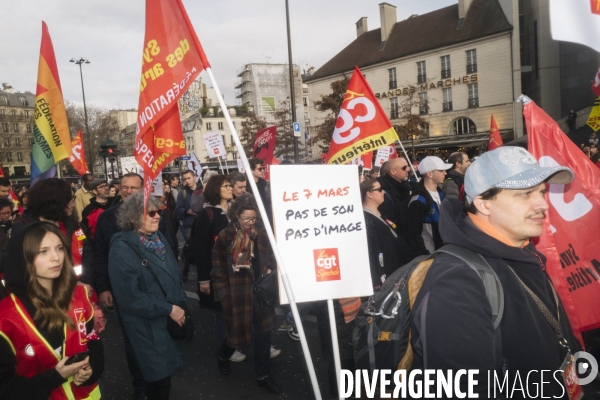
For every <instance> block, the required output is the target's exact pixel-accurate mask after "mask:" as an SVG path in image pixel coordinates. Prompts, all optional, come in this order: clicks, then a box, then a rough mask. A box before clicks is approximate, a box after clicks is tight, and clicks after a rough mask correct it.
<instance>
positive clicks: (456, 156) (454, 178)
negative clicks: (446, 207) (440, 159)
mask: <svg viewBox="0 0 600 400" xmlns="http://www.w3.org/2000/svg"><path fill="white" fill-rule="evenodd" d="M448 163H449V164H452V169H449V170H448V171H447V175H446V180H445V181H444V185H443V186H442V193H444V198H446V199H458V200H461V201H464V200H465V196H464V193H465V189H464V185H465V173H466V172H467V168H469V165H471V160H470V159H469V156H468V155H467V153H465V152H462V151H457V152H456V153H452V154H451V155H450V157H449V158H448Z"/></svg>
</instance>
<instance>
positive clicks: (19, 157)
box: [17, 151, 23, 161]
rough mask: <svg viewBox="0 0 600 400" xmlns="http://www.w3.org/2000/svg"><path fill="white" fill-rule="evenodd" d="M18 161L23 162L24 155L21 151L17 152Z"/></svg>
mask: <svg viewBox="0 0 600 400" xmlns="http://www.w3.org/2000/svg"><path fill="white" fill-rule="evenodd" d="M17 161H23V153H22V152H20V151H17Z"/></svg>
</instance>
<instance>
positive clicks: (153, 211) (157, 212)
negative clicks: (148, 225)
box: [148, 210, 162, 218]
mask: <svg viewBox="0 0 600 400" xmlns="http://www.w3.org/2000/svg"><path fill="white" fill-rule="evenodd" d="M156 214H158V216H159V217H160V214H162V210H152V211H148V215H149V216H150V218H154V216H155V215H156Z"/></svg>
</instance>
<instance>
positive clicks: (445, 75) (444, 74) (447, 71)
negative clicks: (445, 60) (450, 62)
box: [442, 68, 452, 79]
mask: <svg viewBox="0 0 600 400" xmlns="http://www.w3.org/2000/svg"><path fill="white" fill-rule="evenodd" d="M451 75H452V74H451V72H450V69H449V68H448V69H443V70H442V79H446V78H450V76H451Z"/></svg>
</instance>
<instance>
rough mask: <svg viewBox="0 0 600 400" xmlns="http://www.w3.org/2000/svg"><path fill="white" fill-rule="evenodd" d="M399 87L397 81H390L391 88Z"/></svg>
mask: <svg viewBox="0 0 600 400" xmlns="http://www.w3.org/2000/svg"><path fill="white" fill-rule="evenodd" d="M397 87H398V83H397V82H396V81H390V89H396V88H397Z"/></svg>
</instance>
